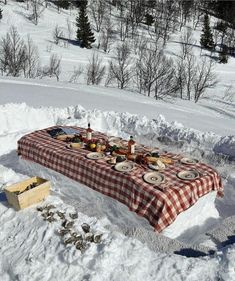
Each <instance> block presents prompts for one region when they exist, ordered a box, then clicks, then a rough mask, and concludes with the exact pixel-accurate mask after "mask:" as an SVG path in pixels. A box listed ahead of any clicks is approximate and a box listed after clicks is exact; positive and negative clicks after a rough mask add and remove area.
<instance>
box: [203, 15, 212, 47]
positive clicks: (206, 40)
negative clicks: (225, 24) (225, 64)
mask: <svg viewBox="0 0 235 281" xmlns="http://www.w3.org/2000/svg"><path fill="white" fill-rule="evenodd" d="M200 44H201V46H202V47H204V48H206V49H212V48H214V40H213V34H212V32H211V28H210V19H209V16H208V14H205V16H204V22H203V29H202V34H201V39H200Z"/></svg>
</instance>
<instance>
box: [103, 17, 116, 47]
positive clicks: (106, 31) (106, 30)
mask: <svg viewBox="0 0 235 281" xmlns="http://www.w3.org/2000/svg"><path fill="white" fill-rule="evenodd" d="M112 35H113V24H112V21H111V20H110V17H107V18H105V20H104V23H103V26H102V29H101V38H100V45H101V48H102V49H103V50H104V51H105V52H107V51H108V50H109V47H110V45H111V42H110V41H111V38H112Z"/></svg>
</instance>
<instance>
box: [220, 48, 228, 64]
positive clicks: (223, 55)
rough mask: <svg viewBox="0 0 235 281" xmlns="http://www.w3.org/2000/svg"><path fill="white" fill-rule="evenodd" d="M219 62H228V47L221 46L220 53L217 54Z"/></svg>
mask: <svg viewBox="0 0 235 281" xmlns="http://www.w3.org/2000/svg"><path fill="white" fill-rule="evenodd" d="M219 62H220V63H227V62H228V47H227V46H226V45H223V47H222V52H220V54H219Z"/></svg>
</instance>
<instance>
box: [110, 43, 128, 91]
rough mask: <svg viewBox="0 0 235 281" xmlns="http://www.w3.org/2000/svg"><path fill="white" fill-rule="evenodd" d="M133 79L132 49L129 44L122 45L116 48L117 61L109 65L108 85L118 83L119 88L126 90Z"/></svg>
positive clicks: (112, 61)
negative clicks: (113, 82)
mask: <svg viewBox="0 0 235 281" xmlns="http://www.w3.org/2000/svg"><path fill="white" fill-rule="evenodd" d="M132 77H133V74H132V71H131V58H130V48H129V46H128V44H127V43H122V44H121V45H118V46H117V48H116V59H115V60H114V59H113V60H111V61H110V63H109V76H108V80H107V84H109V83H110V82H112V81H116V82H117V84H118V88H120V89H124V88H126V87H127V86H128V84H129V82H130V80H131V78H132Z"/></svg>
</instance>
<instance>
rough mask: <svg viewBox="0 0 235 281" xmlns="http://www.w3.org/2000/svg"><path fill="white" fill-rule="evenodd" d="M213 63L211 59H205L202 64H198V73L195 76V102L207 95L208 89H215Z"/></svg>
mask: <svg viewBox="0 0 235 281" xmlns="http://www.w3.org/2000/svg"><path fill="white" fill-rule="evenodd" d="M213 66H214V65H213V62H212V60H211V59H209V60H208V59H206V58H203V59H202V62H200V63H198V64H197V72H196V75H195V76H194V101H195V102H198V100H199V98H201V96H202V95H203V94H204V93H205V91H206V89H209V88H213V87H214V86H215V85H216V84H217V81H216V75H215V73H214V72H213Z"/></svg>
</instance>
